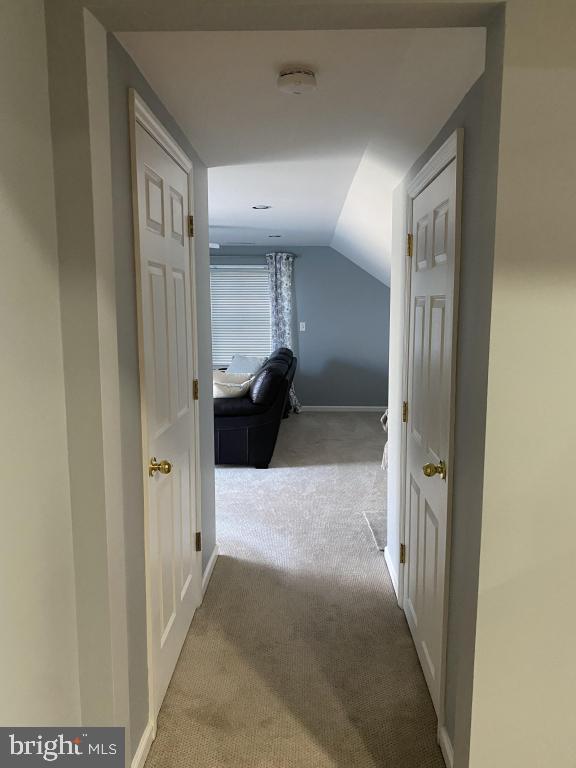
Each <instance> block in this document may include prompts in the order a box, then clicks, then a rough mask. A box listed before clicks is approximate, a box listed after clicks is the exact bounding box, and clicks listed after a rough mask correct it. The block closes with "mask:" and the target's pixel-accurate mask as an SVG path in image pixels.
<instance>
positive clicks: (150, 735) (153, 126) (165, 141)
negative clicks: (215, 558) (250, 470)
mask: <svg viewBox="0 0 576 768" xmlns="http://www.w3.org/2000/svg"><path fill="white" fill-rule="evenodd" d="M128 98H129V112H130V147H131V164H132V209H133V223H134V256H135V259H136V300H137V305H138V356H139V366H140V388H141V390H142V384H143V382H144V345H143V328H142V308H141V306H140V302H141V294H140V288H141V286H140V267H139V264H140V231H139V223H138V184H137V158H136V126H137V125H139V126H141V127H142V128H143V129H144V130H145V131H146V132H147V133H148V134H149V135H150V136H151V137H152V138H153V139H154V140H155V141H156V142H157V143H158V144H159V145H160V146H161V147H162V148H163V149H164V150H165V151H166V152H167V153H168V155H170V157H171V158H172V159H173V160H174V161H175V162H176V163H177V164H178V165H179V166H180V167H181V168H182V170H183V171H184V172H185V173H186V175H187V178H188V215H190V216H193V215H194V189H193V179H192V167H193V164H192V160H191V159H190V158H189V157H188V155H187V154H186V153H185V152H184V150H183V149H182V148H181V147H180V145H179V144H178V143H177V142H176V141H175V139H174V138H173V137H172V135H171V134H170V133H169V132H168V130H167V129H166V128H165V126H164V125H163V124H162V123H161V122H160V120H158V118H157V117H156V116H155V115H154V113H153V112H152V110H151V109H150V108H149V107H148V105H147V104H146V102H145V101H144V100H143V99H142V97H141V96H139V94H138V93H137V92H136V91H135V90H134V89H133V88H130V90H129V96H128ZM187 239H188V248H189V254H190V283H191V285H190V295H191V298H192V346H193V350H192V376H193V378H194V379H197V378H198V320H197V296H196V260H195V258H194V238H193V237H189V238H187ZM192 404H193V408H194V435H193V440H194V443H195V457H196V461H195V468H194V469H195V503H196V529H197V531H200V532H201V531H202V505H201V497H202V494H201V486H200V482H201V475H200V430H199V412H198V400H195V399H192ZM141 418H142V479H143V484H144V537H145V562H146V643H147V656H148V718H149V719H148V726H147V728H146V731H145V733H144V736H143V738H142V742H141V747H142V749H143V750H144V751H147V748H149V746H150V742H151V741H152V740H153V739H154V738H155V737H156V709H157V708H156V707H155V699H154V695H155V691H154V674H153V673H154V669H153V663H154V661H153V654H152V620H151V574H150V558H149V545H150V540H149V531H150V525H149V522H150V505H149V483H148V460H149V457H148V434H147V423H146V409H145V407H144V405H143V404H142V407H141ZM197 560H198V563H199V571H198V573H197V574H196V579H195V582H196V583H195V584H194V590H195V595H196V606H198V605H200V603H201V601H202V596H201V587H202V558H201V557H199V558H197ZM146 742H148V744H147V747H146V746H144V744H145V743H146ZM144 757H145V755H144Z"/></svg>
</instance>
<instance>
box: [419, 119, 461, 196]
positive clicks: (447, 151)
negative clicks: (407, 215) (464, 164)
mask: <svg viewBox="0 0 576 768" xmlns="http://www.w3.org/2000/svg"><path fill="white" fill-rule="evenodd" d="M461 135H462V130H461V129H459V130H456V131H454V133H452V134H450V136H449V137H448V138H447V139H446V141H445V142H444V144H442V146H441V147H440V149H438V150H437V151H436V152H435V153H434V154H433V155H432V157H431V158H430V160H428V162H427V163H426V164H425V165H424V166H423V167H422V168H421V169H420V170H419V171H418V173H417V174H416V176H414V178H413V179H412V181H411V182H410V183H409V184H408V187H407V194H408V198H409V202H410V200H413V199H414V198H415V197H417V196H418V195H419V194H420V192H422V190H423V189H424V188H425V187H427V186H428V184H430V182H431V181H433V180H434V179H435V178H436V176H438V174H439V173H442V171H443V170H444V168H446V166H447V165H448V164H449V163H451V162H452V160H454V158H455V157H457V156H458V147H459V143H460V138H461Z"/></svg>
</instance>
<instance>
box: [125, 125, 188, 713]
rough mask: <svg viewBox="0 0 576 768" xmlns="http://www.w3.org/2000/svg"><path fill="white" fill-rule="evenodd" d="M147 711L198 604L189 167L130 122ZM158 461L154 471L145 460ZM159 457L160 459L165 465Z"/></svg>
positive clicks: (156, 701) (158, 699)
mask: <svg viewBox="0 0 576 768" xmlns="http://www.w3.org/2000/svg"><path fill="white" fill-rule="evenodd" d="M134 131H135V166H136V168H135V170H136V180H137V214H138V217H137V220H138V226H137V238H138V241H139V242H138V247H137V253H138V255H139V287H138V292H139V302H138V303H139V315H140V317H139V320H140V336H141V338H140V346H141V357H142V358H143V359H142V360H141V377H142V381H141V394H142V418H143V436H144V441H145V445H144V455H145V468H144V471H145V483H146V485H147V488H146V490H147V494H146V496H147V578H148V620H149V625H150V626H149V646H150V647H149V664H150V665H151V675H150V684H151V687H152V690H151V692H150V695H151V699H152V707H153V715H154V717H155V716H156V715H157V714H158V710H159V709H160V705H161V703H162V700H163V698H164V695H165V693H166V689H167V687H168V683H169V682H170V678H171V677H172V673H173V671H174V667H175V665H176V661H177V660H178V656H179V654H180V651H181V649H182V644H183V642H184V639H185V637H186V633H187V631H188V628H189V626H190V622H191V620H192V616H193V614H194V611H195V608H196V606H197V605H198V603H199V594H200V579H201V564H200V553H199V552H196V546H195V540H196V531H197V516H196V513H197V511H196V504H195V497H196V494H195V477H196V455H195V452H196V447H195V439H194V435H195V411H194V400H193V352H194V350H193V346H192V344H193V336H192V299H191V280H190V274H191V261H190V259H191V255H190V247H189V238H188V233H187V216H188V175H187V173H186V172H185V171H184V170H183V168H181V167H180V165H179V164H178V163H177V162H176V161H175V160H174V159H173V158H172V157H171V156H170V155H169V154H168V153H167V152H166V151H165V149H164V148H163V147H162V146H160V145H159V144H158V143H157V142H156V141H155V139H154V138H152V136H151V135H150V134H149V133H148V132H147V131H146V130H145V129H144V128H143V127H142V126H141V125H139V124H136V126H135V129H134ZM153 460H156V463H157V464H158V465H159V468H158V469H154V468H153V467H152V468H151V463H152V462H153ZM162 462H164V463H162Z"/></svg>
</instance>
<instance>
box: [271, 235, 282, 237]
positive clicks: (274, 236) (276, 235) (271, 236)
mask: <svg viewBox="0 0 576 768" xmlns="http://www.w3.org/2000/svg"><path fill="white" fill-rule="evenodd" d="M268 237H282V235H268Z"/></svg>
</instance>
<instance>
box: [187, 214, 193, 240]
mask: <svg viewBox="0 0 576 768" xmlns="http://www.w3.org/2000/svg"><path fill="white" fill-rule="evenodd" d="M188 237H194V216H192V215H190V216H188Z"/></svg>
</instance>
